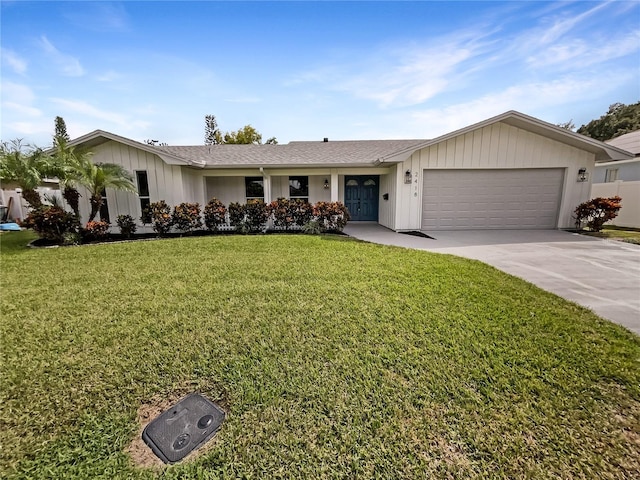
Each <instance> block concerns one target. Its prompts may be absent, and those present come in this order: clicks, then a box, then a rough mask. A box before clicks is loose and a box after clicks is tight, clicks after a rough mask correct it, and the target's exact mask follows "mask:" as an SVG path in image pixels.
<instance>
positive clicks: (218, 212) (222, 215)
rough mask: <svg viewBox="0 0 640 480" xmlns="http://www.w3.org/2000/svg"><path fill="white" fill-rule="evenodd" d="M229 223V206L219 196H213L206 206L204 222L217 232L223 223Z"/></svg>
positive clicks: (208, 227)
mask: <svg viewBox="0 0 640 480" xmlns="http://www.w3.org/2000/svg"><path fill="white" fill-rule="evenodd" d="M226 223H227V207H225V206H224V203H222V202H221V201H220V200H218V199H217V198H212V199H211V200H209V203H207V205H206V206H205V207H204V224H205V225H206V227H207V229H209V230H211V231H212V232H215V231H216V230H218V228H220V226H221V225H225V224H226Z"/></svg>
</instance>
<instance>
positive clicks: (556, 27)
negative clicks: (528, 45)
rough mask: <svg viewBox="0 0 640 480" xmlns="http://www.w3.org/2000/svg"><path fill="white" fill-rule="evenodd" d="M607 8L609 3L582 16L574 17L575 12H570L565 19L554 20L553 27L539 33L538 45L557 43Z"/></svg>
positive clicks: (600, 4) (545, 28)
mask: <svg viewBox="0 0 640 480" xmlns="http://www.w3.org/2000/svg"><path fill="white" fill-rule="evenodd" d="M607 6H608V5H607V2H603V3H599V4H597V5H596V6H595V7H593V8H592V9H590V10H587V11H586V12H584V13H581V14H580V15H574V14H573V12H570V13H567V14H565V16H564V17H563V18H560V19H554V20H553V21H552V25H551V26H545V27H544V30H543V31H540V32H539V33H541V35H539V36H537V39H538V42H537V43H538V44H540V45H546V44H550V43H553V42H556V41H557V40H558V39H560V38H561V37H563V36H564V35H565V34H567V33H569V32H570V31H571V30H573V29H575V28H576V27H577V26H578V25H579V24H581V23H583V22H584V21H585V20H587V19H588V18H590V17H592V16H593V15H595V14H596V13H597V12H598V11H600V10H602V9H603V8H606V7H607Z"/></svg>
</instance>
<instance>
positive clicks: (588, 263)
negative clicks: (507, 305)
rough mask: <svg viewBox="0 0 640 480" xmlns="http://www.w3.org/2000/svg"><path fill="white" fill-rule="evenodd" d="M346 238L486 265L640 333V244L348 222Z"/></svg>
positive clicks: (554, 233)
mask: <svg viewBox="0 0 640 480" xmlns="http://www.w3.org/2000/svg"><path fill="white" fill-rule="evenodd" d="M345 233H347V234H348V235H350V236H352V237H355V238H358V239H361V240H365V241H369V242H373V243H380V244H385V245H396V246H400V247H406V248H415V249H419V250H427V251H431V252H437V253H447V254H452V255H458V256H460V257H465V258H471V259H476V260H480V261H482V262H485V263H488V264H489V265H492V266H494V267H496V268H498V269H500V270H502V271H504V272H506V273H509V274H511V275H515V276H517V277H520V278H522V279H524V280H526V281H528V282H531V283H533V284H535V285H537V286H538V287H540V288H543V289H545V290H547V291H549V292H552V293H555V294H556V295H559V296H561V297H563V298H565V299H567V300H571V301H573V302H575V303H577V304H579V305H582V306H584V307H587V308H589V309H591V310H592V311H593V312H595V313H596V314H598V315H599V316H601V317H602V318H606V319H608V320H610V321H612V322H615V323H618V324H620V325H622V326H624V327H626V328H628V329H629V330H631V331H633V332H635V333H636V334H639V335H640V246H639V245H632V244H629V243H623V242H618V241H613V240H602V239H597V238H593V237H587V236H584V235H578V234H573V233H568V232H564V231H558V230H465V231H438V232H422V233H423V234H426V235H428V236H430V237H432V238H423V237H420V236H415V235H407V234H402V233H396V232H393V231H391V230H389V229H387V228H385V227H382V226H380V225H378V224H375V223H368V222H367V223H350V224H349V225H347V227H346V228H345Z"/></svg>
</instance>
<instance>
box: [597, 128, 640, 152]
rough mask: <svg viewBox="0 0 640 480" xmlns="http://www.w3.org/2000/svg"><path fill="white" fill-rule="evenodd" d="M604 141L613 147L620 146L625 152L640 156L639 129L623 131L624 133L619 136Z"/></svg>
mask: <svg viewBox="0 0 640 480" xmlns="http://www.w3.org/2000/svg"><path fill="white" fill-rule="evenodd" d="M605 143H606V144H608V145H613V146H614V147H618V148H622V149H623V150H626V151H627V152H631V153H633V154H634V155H635V156H636V157H637V156H640V130H636V131H635V132H629V133H625V134H624V135H620V136H619V137H616V138H612V139H611V140H607V141H605Z"/></svg>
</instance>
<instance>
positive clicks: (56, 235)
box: [23, 206, 78, 243]
mask: <svg viewBox="0 0 640 480" xmlns="http://www.w3.org/2000/svg"><path fill="white" fill-rule="evenodd" d="M23 225H24V226H25V227H27V228H31V229H33V230H34V231H35V232H36V233H37V234H38V235H39V236H40V237H41V238H45V239H47V240H51V241H54V242H58V243H62V242H63V241H64V237H65V234H67V233H75V232H77V230H78V221H77V219H76V216H75V215H74V214H73V213H70V212H67V211H66V210H64V209H63V208H60V207H49V206H41V207H38V208H36V209H33V210H32V211H31V212H30V213H29V215H28V216H27V218H25V220H24V223H23Z"/></svg>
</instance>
